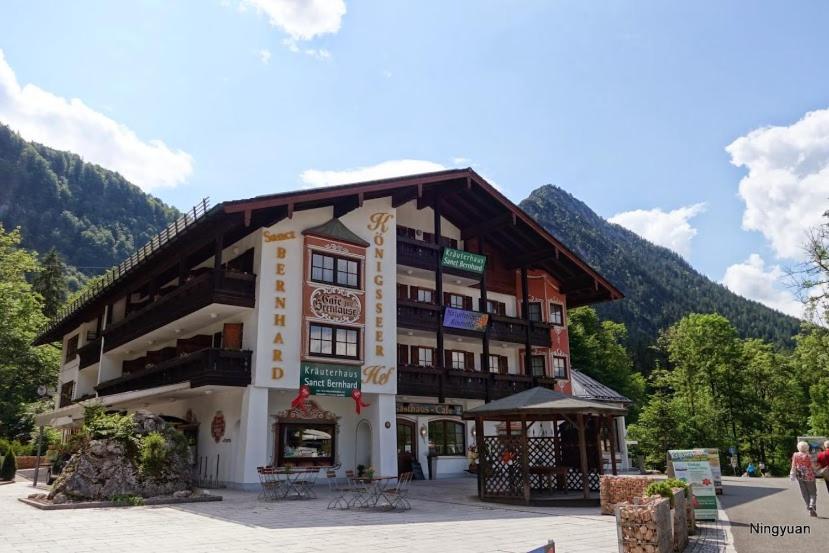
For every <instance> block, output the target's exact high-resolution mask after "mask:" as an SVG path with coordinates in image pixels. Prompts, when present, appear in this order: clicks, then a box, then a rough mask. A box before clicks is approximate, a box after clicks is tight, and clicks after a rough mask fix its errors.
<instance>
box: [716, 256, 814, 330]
mask: <svg viewBox="0 0 829 553" xmlns="http://www.w3.org/2000/svg"><path fill="white" fill-rule="evenodd" d="M785 276H786V273H785V272H784V271H783V269H781V268H780V266H779V265H773V266H771V267H769V268H768V269H766V264H765V262H764V261H763V258H762V257H760V256H759V255H758V254H756V253H753V254H751V255H750V256H749V257H748V259H747V260H745V261H744V262H743V263H736V264H734V265H731V266H730V267H728V268H727V269H726V270H725V276H723V279H722V283H723V285H725V286H726V287H727V288H728V289H729V290H731V291H732V292H734V293H735V294H739V295H741V296H743V297H745V298H748V299H752V300H755V301H758V302H760V303H762V304H763V305H767V306H768V307H771V308H772V309H777V310H778V311H782V312H783V313H786V314H788V315H792V316H794V317H801V318H802V317H803V304H802V303H801V302H800V301H798V300H797V299H796V298H795V297H794V295H792V294H791V293H790V292H788V291H786V290H784V289H781V286H784V283H783V278H784V277H785Z"/></svg>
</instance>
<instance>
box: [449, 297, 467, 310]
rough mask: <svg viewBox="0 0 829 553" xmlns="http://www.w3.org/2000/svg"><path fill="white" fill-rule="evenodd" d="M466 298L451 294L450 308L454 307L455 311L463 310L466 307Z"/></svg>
mask: <svg viewBox="0 0 829 553" xmlns="http://www.w3.org/2000/svg"><path fill="white" fill-rule="evenodd" d="M463 300H464V297H463V296H462V295H460V294H449V301H448V302H447V303H448V304H449V307H454V308H455V309H463V305H464V301H463Z"/></svg>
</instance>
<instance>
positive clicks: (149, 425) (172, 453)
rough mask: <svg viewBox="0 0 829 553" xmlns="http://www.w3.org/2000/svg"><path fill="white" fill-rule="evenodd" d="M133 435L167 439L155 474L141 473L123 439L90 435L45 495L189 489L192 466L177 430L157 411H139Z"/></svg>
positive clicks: (91, 496) (57, 498)
mask: <svg viewBox="0 0 829 553" xmlns="http://www.w3.org/2000/svg"><path fill="white" fill-rule="evenodd" d="M133 420H134V423H135V427H134V429H135V436H136V437H137V438H143V437H144V436H146V435H147V434H150V433H152V432H159V433H160V434H162V435H163V436H164V438H165V440H166V442H167V451H168V459H167V460H168V462H167V463H166V465H165V467H164V469H163V470H162V472H161V474H160V475H158V476H157V477H153V476H149V475H146V474H142V472H141V470H140V467H139V463H138V460H137V455H135V454H134V453H131V452H130V451H128V449H129V448H128V447H127V446H126V444H125V443H123V442H121V441H118V440H115V439H112V438H107V439H93V440H90V441H89V442H88V443H87V444H86V445H84V446H83V447H82V448H81V450H80V451H78V452H77V453H75V454H74V455H72V457H71V458H70V459H69V461H67V463H66V465H65V467H64V469H63V472H62V473H61V474H60V476H59V477H58V478H57V480H55V483H54V485H53V486H52V491H51V492H50V493H49V498H50V499H52V500H53V501H54V502H56V503H62V502H64V501H67V500H96V501H102V500H108V499H111V498H112V497H113V496H116V495H139V496H142V497H154V496H159V495H172V494H173V493H175V492H177V491H181V490H189V489H190V488H191V484H192V469H191V466H190V463H189V459H188V451H187V448H186V447H182V443H181V440H182V436H181V434H180V433H179V432H178V431H176V430H174V429H173V428H172V427H170V426H169V425H168V424H167V423H166V422H165V421H164V420H163V419H162V418H161V417H159V416H158V415H155V414H152V413H149V412H146V411H139V412H137V413H135V414H134V415H133Z"/></svg>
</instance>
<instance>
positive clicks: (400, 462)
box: [397, 419, 417, 474]
mask: <svg viewBox="0 0 829 553" xmlns="http://www.w3.org/2000/svg"><path fill="white" fill-rule="evenodd" d="M414 459H417V433H416V432H415V423H413V422H412V421H407V420H405V419H397V472H398V474H402V473H404V472H411V471H412V460H414Z"/></svg>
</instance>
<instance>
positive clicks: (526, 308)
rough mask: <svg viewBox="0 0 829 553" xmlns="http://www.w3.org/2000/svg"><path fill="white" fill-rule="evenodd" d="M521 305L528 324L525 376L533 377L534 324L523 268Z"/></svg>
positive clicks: (526, 331)
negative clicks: (532, 329) (532, 334)
mask: <svg viewBox="0 0 829 553" xmlns="http://www.w3.org/2000/svg"><path fill="white" fill-rule="evenodd" d="M521 305H522V307H521V315H522V317H521V318H522V319H524V320H525V321H526V322H527V325H526V327H524V374H526V375H527V376H532V354H533V348H532V340H531V334H530V331H531V326H532V324H531V323H530V291H529V281H528V279H527V268H526V267H521Z"/></svg>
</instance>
